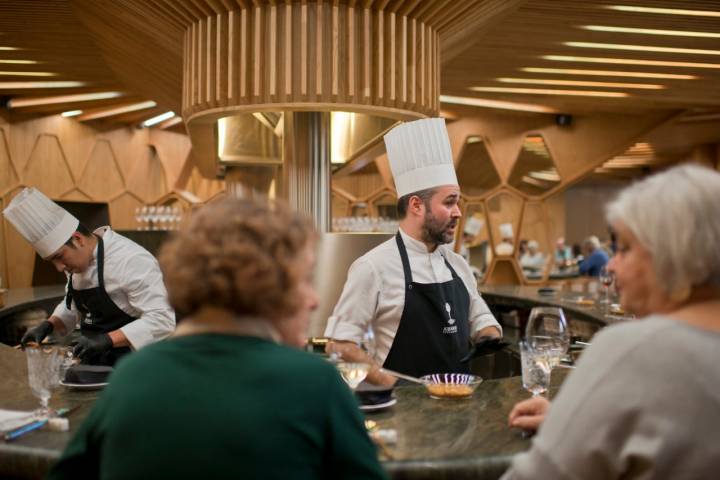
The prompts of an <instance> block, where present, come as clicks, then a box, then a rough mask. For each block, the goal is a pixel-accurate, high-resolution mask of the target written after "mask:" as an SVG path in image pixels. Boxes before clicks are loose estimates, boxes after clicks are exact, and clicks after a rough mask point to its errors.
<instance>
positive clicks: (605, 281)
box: [598, 267, 615, 305]
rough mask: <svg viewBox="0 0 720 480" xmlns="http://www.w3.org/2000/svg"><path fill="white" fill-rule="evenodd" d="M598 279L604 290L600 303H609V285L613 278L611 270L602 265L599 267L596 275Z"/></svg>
mask: <svg viewBox="0 0 720 480" xmlns="http://www.w3.org/2000/svg"><path fill="white" fill-rule="evenodd" d="M598 280H599V281H600V283H601V284H602V286H603V289H604V290H605V298H603V299H602V300H600V303H604V304H607V305H609V304H610V287H611V286H612V284H613V281H614V280H615V275H613V272H612V271H610V270H608V268H607V267H602V269H600V274H599V275H598Z"/></svg>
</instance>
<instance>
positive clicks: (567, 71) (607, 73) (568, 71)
mask: <svg viewBox="0 0 720 480" xmlns="http://www.w3.org/2000/svg"><path fill="white" fill-rule="evenodd" d="M520 70H521V71H523V72H528V73H557V74H563V75H591V76H598V77H630V78H664V79H668V80H695V79H697V78H698V76H697V75H680V74H675V73H646V72H624V71H615V70H582V69H576V68H540V67H523V68H521V69H520Z"/></svg>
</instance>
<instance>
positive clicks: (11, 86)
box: [0, 81, 86, 90]
mask: <svg viewBox="0 0 720 480" xmlns="http://www.w3.org/2000/svg"><path fill="white" fill-rule="evenodd" d="M85 85H86V83H85V82H74V81H64V82H63V81H57V82H55V81H48V82H0V90H24V89H30V88H72V87H82V86H85Z"/></svg>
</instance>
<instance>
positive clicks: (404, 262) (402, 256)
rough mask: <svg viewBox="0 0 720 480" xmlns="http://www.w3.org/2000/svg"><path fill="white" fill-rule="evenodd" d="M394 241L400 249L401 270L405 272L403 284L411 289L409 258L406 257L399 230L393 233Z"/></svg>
mask: <svg viewBox="0 0 720 480" xmlns="http://www.w3.org/2000/svg"><path fill="white" fill-rule="evenodd" d="M395 242H396V243H397V246H398V250H399V251H400V259H401V260H402V265H403V272H404V273H405V285H406V287H407V288H410V289H412V283H413V279H412V271H411V270H410V260H409V259H408V254H407V250H406V249H405V243H404V242H403V240H402V237H401V236H400V232H399V231H398V232H397V234H395Z"/></svg>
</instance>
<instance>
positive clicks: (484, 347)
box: [460, 337, 510, 362]
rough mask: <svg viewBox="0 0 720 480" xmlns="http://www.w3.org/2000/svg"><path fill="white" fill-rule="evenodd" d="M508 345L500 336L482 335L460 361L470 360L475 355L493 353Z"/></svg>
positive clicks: (480, 355)
mask: <svg viewBox="0 0 720 480" xmlns="http://www.w3.org/2000/svg"><path fill="white" fill-rule="evenodd" d="M508 345H510V344H509V343H508V342H506V341H504V340H503V339H502V338H500V337H480V338H478V341H477V342H475V344H473V345H472V346H471V347H470V351H469V352H468V353H467V354H466V355H465V356H464V357H463V358H461V359H460V361H461V362H469V361H470V360H471V359H473V358H475V357H482V356H485V355H491V354H493V353H495V352H498V351H500V350H502V349H503V348H505V347H507V346H508Z"/></svg>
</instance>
